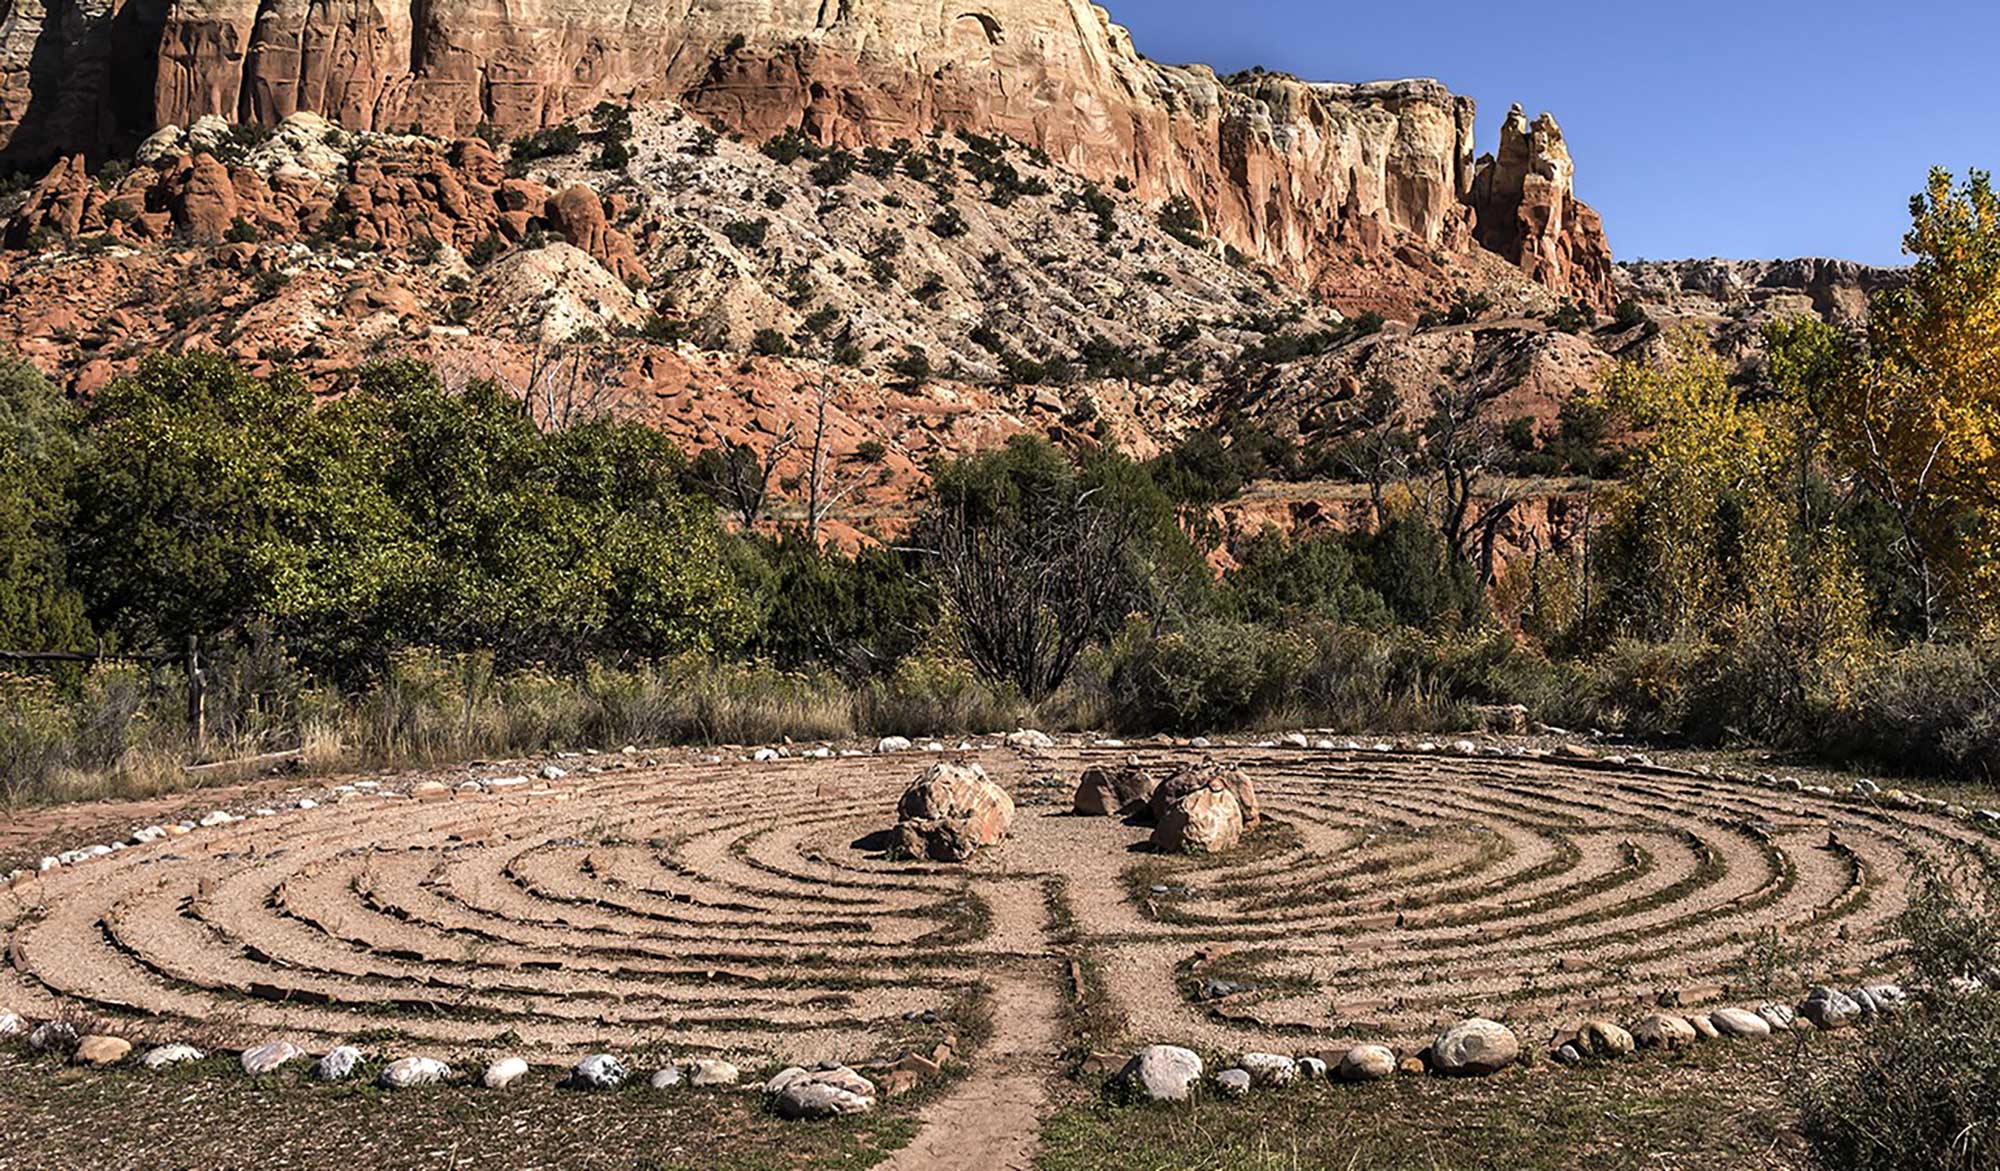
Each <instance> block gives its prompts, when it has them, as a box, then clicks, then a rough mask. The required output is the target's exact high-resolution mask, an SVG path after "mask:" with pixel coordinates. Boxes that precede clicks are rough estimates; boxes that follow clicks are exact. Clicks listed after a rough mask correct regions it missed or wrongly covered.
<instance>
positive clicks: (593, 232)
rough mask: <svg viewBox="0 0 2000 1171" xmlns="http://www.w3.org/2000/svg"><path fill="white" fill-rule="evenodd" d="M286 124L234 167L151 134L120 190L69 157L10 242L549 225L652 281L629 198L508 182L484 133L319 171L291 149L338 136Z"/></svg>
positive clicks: (453, 236)
mask: <svg viewBox="0 0 2000 1171" xmlns="http://www.w3.org/2000/svg"><path fill="white" fill-rule="evenodd" d="M283 131H284V133H282V134H280V135H277V136H274V137H273V139H272V140H271V143H270V144H267V149H264V150H262V151H261V152H260V153H259V154H257V155H256V156H254V157H252V158H251V159H249V160H246V161H244V162H240V163H236V164H233V165H231V164H225V163H223V162H222V161H220V160H219V159H218V158H217V157H216V156H215V155H214V154H211V153H210V152H209V150H208V149H206V148H205V147H204V146H203V145H202V143H201V136H200V135H199V134H189V135H180V134H179V132H178V131H175V132H173V133H172V134H167V133H162V134H159V135H155V136H153V137H152V138H150V139H148V140H147V149H146V150H145V151H143V152H142V154H141V158H142V160H143V161H142V162H141V164H140V165H138V166H135V167H133V168H132V169H131V170H129V171H127V172H125V174H124V176H123V177H122V178H121V179H120V180H119V181H118V182H117V183H116V184H115V185H113V186H110V187H106V186H105V185H103V184H101V183H99V182H98V181H97V180H96V179H94V178H92V177H91V175H90V174H89V172H88V169H87V167H86V166H85V162H84V159H83V156H81V155H73V156H70V157H68V158H66V159H63V160H61V161H59V162H58V163H57V164H56V165H55V167H54V168H53V169H51V170H50V172H49V173H48V175H46V176H45V177H44V178H43V179H42V181H41V182H40V183H38V184H36V185H35V187H34V189H33V190H31V191H30V192H29V193H28V197H27V199H26V201H25V202H24V203H23V204H22V206H21V208H20V209H19V211H17V212H16V214H15V216H14V218H13V219H12V220H10V221H9V222H8V224H7V244H8V245H9V246H10V247H17V248H18V247H22V246H24V245H26V244H29V243H31V242H33V241H34V240H36V239H37V238H39V237H42V236H44V235H46V234H54V235H56V236H60V237H64V238H73V237H76V236H80V235H86V234H93V233H100V232H101V233H104V234H105V235H106V236H107V237H109V238H110V239H113V240H122V241H145V240H160V239H164V238H166V237H168V236H171V235H174V234H176V233H180V234H184V235H186V236H187V237H189V238H191V239H194V240H197V241H208V242H213V241H221V240H225V239H232V240H235V241H237V242H240V243H253V242H256V241H258V240H262V239H265V238H272V239H293V238H298V237H311V236H323V237H330V238H333V239H338V240H342V241H349V240H352V241H360V242H363V243H365V244H367V245H370V246H375V247H387V246H392V245H396V246H402V245H413V244H419V243H421V242H423V241H426V240H428V241H433V242H435V243H436V244H442V245H450V246H452V247H455V248H458V249H460V250H467V249H471V248H474V247H476V246H478V245H479V243H480V241H482V240H483V239H485V238H486V237H487V236H489V235H492V236H495V237H496V238H498V239H500V240H504V241H507V242H517V241H521V240H524V239H526V238H528V237H529V236H530V234H531V233H534V232H536V231H544V232H548V233H552V234H554V235H556V236H559V237H561V238H563V239H566V240H568V241H569V242H570V243H571V244H574V245H575V246H576V247H578V248H580V249H582V250H583V251H585V252H587V253H589V254H590V255H591V256H593V257H595V258H596V259H597V260H598V261H600V262H601V263H602V264H603V265H604V266H605V267H606V268H607V269H609V270H610V271H611V272H612V273H613V274H614V275H616V276H618V277H619V278H621V279H624V280H628V281H636V282H643V281H644V280H645V278H646V270H645V267H644V265H642V264H641V263H640V261H639V258H638V254H637V252H636V250H635V247H634V244H633V241H632V239H631V237H630V236H628V235H627V234H626V233H625V232H623V231H621V230H619V229H618V228H617V227H615V226H613V225H614V223H615V221H617V220H618V219H620V218H622V216H623V214H624V201H623V197H622V196H619V195H616V194H613V195H608V196H600V195H599V194H598V193H597V192H596V191H594V190H592V189H591V188H590V187H588V186H585V185H583V184H570V185H569V186H566V187H563V188H562V189H560V190H558V191H553V192H551V191H550V190H548V189H547V188H546V187H544V186H543V185H542V184H540V183H537V182H534V181H532V180H528V179H518V178H509V177H507V175H506V173H505V171H504V170H503V169H502V168H501V166H500V163H499V161H498V160H497V159H495V158H494V156H493V152H492V151H491V150H490V149H489V148H488V147H487V145H486V144H485V143H484V142H481V141H479V140H478V139H463V140H460V141H459V142H456V143H453V144H450V145H449V146H442V145H441V144H437V143H433V142H430V141H428V140H423V139H408V140H403V141H401V142H399V143H392V144H384V143H381V142H375V143H371V144H369V145H368V147H367V148H366V149H363V150H358V151H357V153H356V156H355V157H354V159H353V160H352V162H351V165H347V166H343V167H340V168H338V169H336V170H335V171H334V173H333V174H331V175H327V174H321V173H319V172H317V171H315V170H313V169H312V168H311V167H309V166H307V165H305V163H306V162H309V161H311V159H312V158H313V155H312V153H311V149H310V148H308V147H303V146H301V147H292V146H289V145H287V143H288V141H297V142H301V143H310V144H311V145H312V146H313V147H321V148H323V147H324V145H325V143H326V142H327V141H328V140H329V139H335V140H337V136H338V134H339V131H338V130H336V129H335V128H334V127H332V126H330V125H328V124H327V123H325V122H324V121H323V120H321V119H318V118H316V117H315V116H313V115H310V114H302V115H294V116H293V117H292V118H291V119H288V120H287V122H286V123H285V124H284V126H283ZM343 161H344V160H343Z"/></svg>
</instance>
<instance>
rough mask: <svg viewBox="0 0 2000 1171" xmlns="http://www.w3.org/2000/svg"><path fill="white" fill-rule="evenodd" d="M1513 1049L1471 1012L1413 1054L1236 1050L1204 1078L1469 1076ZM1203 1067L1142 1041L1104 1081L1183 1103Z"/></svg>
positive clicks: (1516, 1051)
mask: <svg viewBox="0 0 2000 1171" xmlns="http://www.w3.org/2000/svg"><path fill="white" fill-rule="evenodd" d="M1520 1055H1521V1043H1520V1040H1519V1039H1518V1038H1517V1037H1515V1036H1514V1033H1513V1031H1512V1030H1511V1029H1509V1028H1507V1026H1505V1025H1503V1024H1500V1023H1499V1022H1497V1021H1490V1020H1485V1019H1483V1018H1479V1017H1473V1018H1471V1019H1468V1020H1464V1021H1460V1022H1458V1023H1457V1024H1455V1025H1453V1026H1451V1027H1450V1028H1448V1029H1446V1030H1444V1031H1443V1032H1441V1033H1439V1034H1438V1035H1437V1037H1436V1038H1435V1039H1434V1040H1432V1041H1431V1043H1430V1044H1429V1045H1428V1046H1426V1047H1424V1048H1423V1049H1422V1050H1420V1051H1418V1052H1414V1053H1409V1054H1404V1055H1399V1054H1398V1053H1397V1052H1396V1051H1395V1050H1394V1049H1391V1048H1390V1047H1389V1046H1387V1045H1376V1044H1361V1045H1354V1046H1351V1047H1349V1048H1347V1049H1344V1050H1341V1051H1339V1052H1337V1053H1328V1054H1317V1055H1307V1054H1300V1055H1297V1056H1292V1055H1287V1054H1283V1053H1266V1052H1249V1053H1241V1054H1238V1055H1237V1056H1236V1057H1235V1059H1234V1060H1233V1061H1232V1062H1230V1063H1229V1064H1228V1065H1227V1066H1225V1067H1224V1068H1222V1069H1221V1070H1219V1071H1217V1072H1216V1074H1215V1075H1214V1077H1213V1078H1212V1079H1208V1081H1209V1082H1211V1083H1212V1084H1213V1085H1214V1087H1215V1089H1216V1090H1217V1091H1218V1092H1220V1093H1222V1094H1225V1095H1227V1096H1230V1097H1241V1096H1243V1095H1244V1094H1247V1093H1249V1092H1250V1091H1251V1090H1253V1089H1257V1088H1276V1087H1280V1086H1288V1085H1291V1084H1293V1083H1294V1082H1306V1081H1331V1082H1373V1081H1382V1080H1384V1079H1386V1078H1391V1077H1394V1076H1396V1075H1397V1074H1399V1073H1402V1074H1422V1073H1430V1074H1436V1075H1439V1076H1446V1077H1477V1076H1484V1075H1487V1074H1493V1073H1498V1072H1499V1071H1500V1070H1502V1069H1505V1068H1506V1067H1507V1066H1509V1065H1512V1064H1513V1063H1514V1062H1515V1061H1516V1060H1518V1059H1519V1058H1520ZM1206 1069H1207V1066H1206V1064H1205V1063H1204V1062H1203V1060H1202V1058H1201V1055H1200V1054H1198V1053H1196V1052H1194V1051H1193V1050H1192V1049H1183V1048H1181V1047H1180V1046H1177V1045H1149V1046H1147V1047H1146V1048H1144V1049H1141V1050H1140V1051H1139V1052H1138V1053H1136V1054H1134V1055H1133V1056H1132V1058H1131V1060H1130V1061H1128V1062H1126V1063H1125V1067H1124V1068H1123V1069H1122V1070H1120V1071H1119V1072H1118V1074H1117V1076H1116V1077H1114V1078H1113V1079H1112V1083H1111V1084H1112V1086H1113V1087H1114V1088H1116V1089H1117V1090H1118V1091H1120V1092H1121V1093H1123V1094H1125V1095H1126V1096H1128V1097H1132V1098H1141V1099H1145V1100H1148V1101H1154V1102H1185V1101H1187V1100H1188V1099H1190V1098H1191V1097H1193V1096H1194V1095H1195V1094H1196V1093H1198V1092H1199V1091H1200V1089H1201V1087H1202V1085H1203V1084H1204V1077H1205V1072H1206Z"/></svg>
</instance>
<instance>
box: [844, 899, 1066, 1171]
mask: <svg viewBox="0 0 2000 1171" xmlns="http://www.w3.org/2000/svg"><path fill="white" fill-rule="evenodd" d="M972 889H973V891H974V893H976V894H978V895H979V896H980V897H981V898H984V899H985V900H986V901H987V903H988V905H990V906H991V907H992V908H993V931H992V932H991V934H990V935H989V937H988V939H987V941H985V944H984V946H983V947H982V949H981V950H986V949H987V948H990V949H991V954H992V956H993V960H992V967H991V968H990V969H989V974H988V983H989V985H990V986H991V988H992V1006H993V1034H992V1036H991V1037H989V1038H988V1039H987V1042H986V1044H985V1045H983V1046H981V1048H980V1050H979V1052H978V1053H977V1054H975V1055H974V1056H973V1060H972V1073H971V1075H970V1076H968V1077H967V1078H966V1080H965V1081H963V1082H960V1083H959V1084H958V1086H957V1087H956V1088H954V1089H953V1090H952V1091H951V1092H950V1093H948V1094H946V1095H945V1096H944V1097H942V1098H940V1099H938V1100H937V1101H935V1102H933V1103H931V1104H930V1105H929V1106H928V1107H926V1108H925V1109H924V1112H923V1114H922V1121H923V1129H922V1130H921V1131H919V1132H918V1134H917V1137H916V1139H915V1141H913V1142H912V1143H911V1144H910V1145H909V1146H907V1147H905V1148H904V1149H903V1150H901V1151H900V1152H898V1153H897V1154H896V1155H895V1156H894V1157H893V1158H891V1159H890V1160H889V1161H888V1162H886V1163H883V1164H881V1165H880V1168H881V1171H960V1169H964V1171H1028V1169H1029V1168H1030V1167H1032V1166H1033V1163H1034V1158H1035V1153H1036V1151H1037V1150H1038V1149H1039V1148H1040V1145H1041V1142H1040V1135H1041V1126H1042V1117H1043V1114H1044V1113H1045V1112H1046V1110H1047V1108H1048V1101H1049V1083H1050V1081H1051V1079H1053V1078H1054V1077H1055V1074H1056V1051H1057V1050H1058V1048H1060V1044H1061V1042H1060V1031H1061V1023H1060V1021H1059V1019H1058V1018H1059V1015H1060V1012H1061V1002H1060V1000H1059V999H1058V996H1057V991H1056V978H1057V975H1058V972H1057V960H1056V958H1055V956H1054V954H1053V953H1052V952H1051V951H1050V950H1049V948H1048V946H1047V935H1046V930H1045V926H1044V911H1043V906H1042V893H1041V888H1040V886H1039V884H1037V883H1035V882H1031V881H1024V880H1007V881H1001V882H977V881H975V882H974V883H973V887H972Z"/></svg>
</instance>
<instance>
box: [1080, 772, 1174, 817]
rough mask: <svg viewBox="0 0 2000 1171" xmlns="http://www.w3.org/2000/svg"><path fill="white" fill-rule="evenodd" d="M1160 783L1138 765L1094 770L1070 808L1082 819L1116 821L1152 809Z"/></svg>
mask: <svg viewBox="0 0 2000 1171" xmlns="http://www.w3.org/2000/svg"><path fill="white" fill-rule="evenodd" d="M1158 786H1159V783H1158V782H1157V781H1156V780H1154V779H1153V777H1152V776H1151V775H1150V774H1148V773H1147V772H1146V771H1145V770H1144V769H1141V768H1139V767H1138V766H1137V765H1131V764H1128V765H1124V766H1122V767H1119V768H1103V767H1100V766H1092V767H1090V768H1087V769H1085V770H1083V777H1082V778H1081V779H1080V780H1078V781H1077V784H1076V800H1075V801H1074V802H1073V804H1072V805H1071V808H1072V809H1073V810H1074V811H1075V812H1076V813H1077V814H1078V815H1079V816H1082V817H1116V816H1118V815H1119V814H1121V813H1124V812H1126V811H1127V810H1131V809H1145V808H1150V807H1151V805H1150V803H1151V801H1152V799H1153V790H1154V789H1156V788H1158Z"/></svg>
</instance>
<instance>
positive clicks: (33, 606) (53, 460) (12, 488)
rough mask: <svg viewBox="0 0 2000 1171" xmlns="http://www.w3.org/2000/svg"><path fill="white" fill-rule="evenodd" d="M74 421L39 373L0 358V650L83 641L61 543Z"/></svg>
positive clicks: (78, 599)
mask: <svg viewBox="0 0 2000 1171" xmlns="http://www.w3.org/2000/svg"><path fill="white" fill-rule="evenodd" d="M74 423H75V420H74V415H73V412H72V411H71V410H70V407H69V404H68V403H67V402H66V401H65V400H64V399H63V397H62V394H61V392H59V391H57V390H56V388H55V387H54V386H52V385H50V383H49V381H48V379H46V378H44V377H42V374H41V372H40V371H38V370H36V369H35V368H34V367H33V366H30V365H29V364H27V363H26V362H21V361H18V360H15V359H11V358H0V648H7V649H16V650H69V649H75V648H79V647H81V646H82V645H83V644H84V643H85V642H86V641H87V640H88V639H89V636H90V625H89V623H88V622H87V621H86V620H85V618H84V611H83V598H82V596H81V595H80V594H79V593H78V592H77V590H76V589H75V587H74V586H72V585H71V584H70V581H69V573H68V567H67V559H66V557H65V555H64V550H63V544H62V538H63V535H64V534H65V532H66V531H67V529H68V527H69V523H70V507H69V493H68V489H69V481H70V477H71V475H72V474H73V472H74V468H75V460H76V437H75V432H74Z"/></svg>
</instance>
